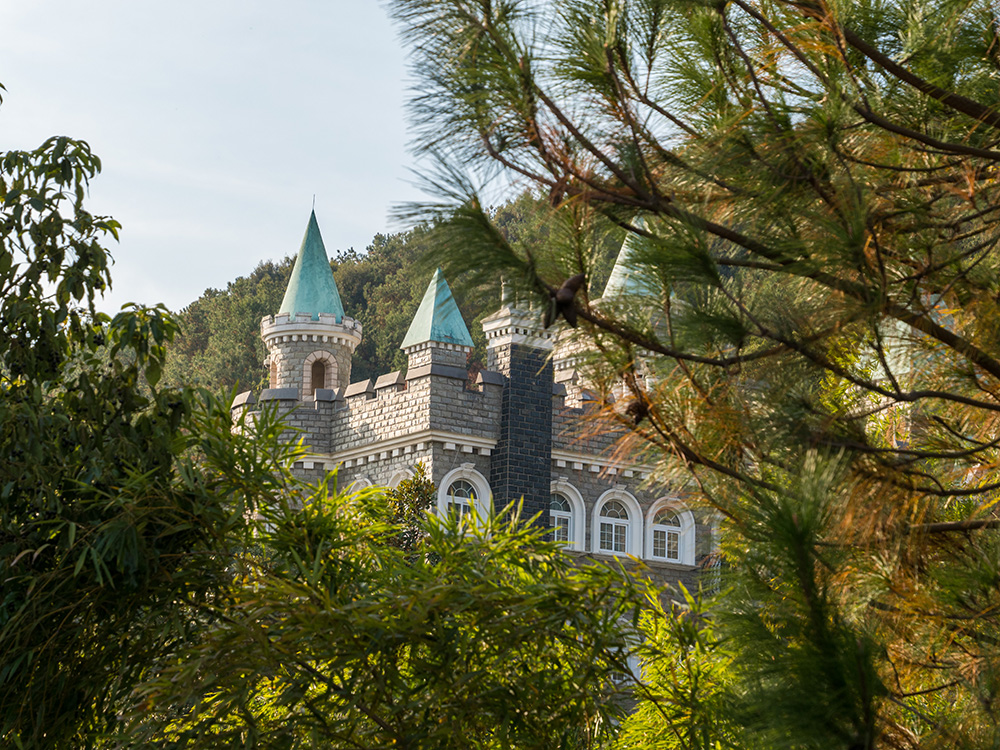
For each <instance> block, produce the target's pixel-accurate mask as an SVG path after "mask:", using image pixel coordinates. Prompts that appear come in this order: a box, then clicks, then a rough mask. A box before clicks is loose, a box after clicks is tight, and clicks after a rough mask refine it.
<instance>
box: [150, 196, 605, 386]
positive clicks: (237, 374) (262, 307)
mask: <svg viewBox="0 0 1000 750" xmlns="http://www.w3.org/2000/svg"><path fill="white" fill-rule="evenodd" d="M550 210H551V209H550V207H549V204H548V202H547V201H545V200H541V199H539V198H537V197H536V196H534V195H533V194H532V193H530V192H524V193H522V194H521V195H519V196H518V197H516V198H514V199H512V200H510V201H508V202H507V203H504V204H503V205H500V206H497V207H494V208H492V209H491V210H490V215H491V216H492V217H493V220H494V222H495V225H496V226H497V228H498V229H499V230H500V231H501V232H502V233H503V234H504V237H505V238H506V239H507V240H508V241H509V242H510V243H511V244H512V245H514V246H515V247H520V248H525V249H528V250H529V251H530V249H531V248H532V247H536V246H541V245H543V244H544V243H546V242H547V240H548V237H549V233H550V231H552V227H551V225H550V222H549V220H548V219H549V216H548V214H549V212H550ZM304 226H305V221H303V227H304ZM320 229H321V231H322V230H323V222H322V217H320ZM437 231H438V230H437V228H436V227H435V226H434V225H432V224H426V223H425V224H420V225H418V226H416V227H414V228H413V229H410V230H407V231H402V232H398V233H394V234H376V235H375V236H374V238H373V239H372V242H371V244H370V245H369V246H368V247H367V248H366V249H365V251H364V252H363V253H361V252H358V251H356V250H355V249H354V248H348V249H346V250H342V249H336V248H334V247H331V246H330V245H329V244H327V254H328V255H329V256H330V265H331V267H332V268H333V275H334V278H335V279H336V281H337V288H338V290H339V291H340V298H341V301H342V302H343V305H344V310H345V312H346V314H347V315H348V316H350V317H352V318H355V319H357V320H359V321H360V322H361V325H362V330H363V338H362V342H361V345H360V346H359V347H358V349H357V351H356V352H355V355H354V365H353V369H352V379H353V380H354V381H359V380H364V379H366V378H371V377H375V376H377V375H380V374H383V373H386V372H391V371H393V370H400V369H405V367H406V357H405V355H404V354H403V352H402V351H401V350H400V348H399V344H400V342H401V341H402V340H403V337H404V336H405V334H406V330H407V328H408V327H409V325H410V322H411V321H412V319H413V315H414V314H415V313H416V310H417V306H418V305H419V304H420V300H421V298H422V297H423V294H424V290H425V289H426V286H427V282H428V279H429V278H430V275H431V273H432V272H433V268H432V267H431V266H430V264H429V262H428V261H427V256H428V254H429V251H430V250H431V249H433V247H434V245H435V242H436V234H437ZM299 239H300V238H298V237H290V238H289V241H288V244H287V246H286V247H284V248H281V249H279V250H277V251H276V255H279V257H280V255H281V254H284V257H280V259H278V260H268V261H264V262H262V263H260V264H259V265H258V266H257V267H256V268H254V269H253V270H252V271H251V272H250V273H249V274H248V275H247V276H240V277H239V278H237V279H235V280H234V281H231V282H230V283H229V284H228V285H227V286H226V288H225V289H206V290H205V292H204V293H203V294H202V295H201V296H200V297H199V298H198V299H196V300H195V301H194V302H192V303H191V304H190V305H188V306H187V307H185V308H184V309H183V310H181V311H180V313H179V315H178V317H179V319H180V321H181V325H182V334H181V335H180V336H178V337H177V338H176V339H175V340H174V342H173V343H172V344H171V347H170V349H169V355H168V360H167V365H166V369H165V371H164V379H165V381H166V383H168V384H169V385H174V386H180V385H194V386H203V387H207V388H211V389H212V390H223V391H231V390H233V389H236V391H238V392H241V391H245V390H257V389H259V388H261V387H264V385H265V381H266V377H265V375H266V373H265V370H264V365H263V362H264V345H263V342H262V341H261V339H260V321H261V318H263V317H264V316H266V315H273V314H274V313H276V312H277V311H278V308H279V307H280V306H281V300H282V297H283V295H284V293H285V287H286V285H287V283H288V277H289V275H290V274H291V270H292V265H293V263H294V260H295V258H294V254H295V252H296V251H297V250H298V242H299ZM621 241H622V236H620V235H619V234H618V233H614V232H611V233H606V234H602V235H600V236H597V237H594V238H593V248H592V250H591V251H592V252H593V253H594V256H595V264H594V267H595V269H596V270H595V272H594V274H593V276H594V278H592V279H591V280H590V289H591V292H592V293H593V294H594V295H595V296H596V295H599V294H600V291H601V290H602V289H603V288H604V284H605V282H606V281H607V277H608V274H609V273H610V270H611V267H612V266H613V264H614V260H615V257H616V255H617V252H618V249H619V247H620V245H621ZM448 281H449V284H450V285H451V287H452V291H453V293H454V295H455V299H456V301H457V302H458V305H459V308H460V309H461V311H462V316H463V318H464V319H465V322H466V325H468V327H469V332H470V333H471V334H472V338H473V341H475V342H476V349H475V351H474V352H473V354H472V356H471V357H470V366H472V367H476V366H482V365H483V364H484V363H485V339H484V337H483V331H482V327H481V325H480V323H481V321H482V319H483V318H484V317H486V316H487V315H489V314H490V313H492V312H494V311H495V310H496V309H497V308H498V307H499V304H500V280H499V278H497V279H496V281H495V283H493V284H485V285H484V284H482V283H480V284H475V285H473V284H470V283H468V281H467V279H465V278H462V277H458V278H449V279H448Z"/></svg>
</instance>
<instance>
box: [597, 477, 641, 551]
mask: <svg viewBox="0 0 1000 750" xmlns="http://www.w3.org/2000/svg"><path fill="white" fill-rule="evenodd" d="M591 519H592V520H591V526H590V528H591V532H590V540H591V542H590V543H591V549H592V550H593V551H594V552H597V553H599V554H602V555H632V556H633V557H642V543H643V533H642V529H643V515H642V508H641V507H639V502H638V501H637V500H636V499H635V497H633V496H632V495H631V494H629V493H628V492H627V491H626V490H625V487H624V486H623V485H616V486H615V487H614V489H610V490H608V491H607V492H605V493H604V494H603V495H601V496H600V497H599V498H597V502H596V503H594V511H593V516H592V517H591Z"/></svg>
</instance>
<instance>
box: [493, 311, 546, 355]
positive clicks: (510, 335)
mask: <svg viewBox="0 0 1000 750" xmlns="http://www.w3.org/2000/svg"><path fill="white" fill-rule="evenodd" d="M483 333H484V334H486V348H487V349H494V348H496V347H498V346H504V345H508V344H526V345H527V346H530V347H533V348H535V349H543V350H551V349H552V347H553V345H554V344H555V336H556V334H555V333H554V331H553V330H547V329H545V328H543V327H542V325H541V320H540V316H539V315H537V314H535V313H533V312H526V311H523V310H515V309H513V308H511V307H504V308H501V309H500V310H499V311H497V312H495V313H493V314H492V315H490V316H489V317H487V318H484V319H483Z"/></svg>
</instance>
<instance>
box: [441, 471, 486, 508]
mask: <svg viewBox="0 0 1000 750" xmlns="http://www.w3.org/2000/svg"><path fill="white" fill-rule="evenodd" d="M491 498H492V493H491V491H490V484H489V482H487V481H486V477H484V476H483V475H482V474H480V473H479V472H478V471H476V469H475V466H474V464H471V463H465V464H462V465H461V466H460V467H458V468H457V469H452V470H451V471H449V472H448V473H447V474H445V475H444V477H443V478H442V479H441V484H439V485H438V502H437V510H438V515H439V516H441V517H444V516H446V515H448V514H449V513H454V514H456V515H458V517H459V518H465V517H466V516H468V515H469V514H470V513H472V511H473V510H475V511H476V513H477V514H478V515H479V516H481V517H483V518H485V517H486V516H487V515H489V509H490V502H491Z"/></svg>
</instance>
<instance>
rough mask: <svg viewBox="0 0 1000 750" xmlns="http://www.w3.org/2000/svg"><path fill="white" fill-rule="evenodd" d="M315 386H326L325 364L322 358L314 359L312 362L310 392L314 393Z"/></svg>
mask: <svg viewBox="0 0 1000 750" xmlns="http://www.w3.org/2000/svg"><path fill="white" fill-rule="evenodd" d="M317 388H326V365H325V364H324V363H323V362H322V360H318V359H317V360H316V361H315V362H313V363H312V388H311V389H310V393H311V394H312V395H314V396H315V395H316V389H317Z"/></svg>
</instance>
